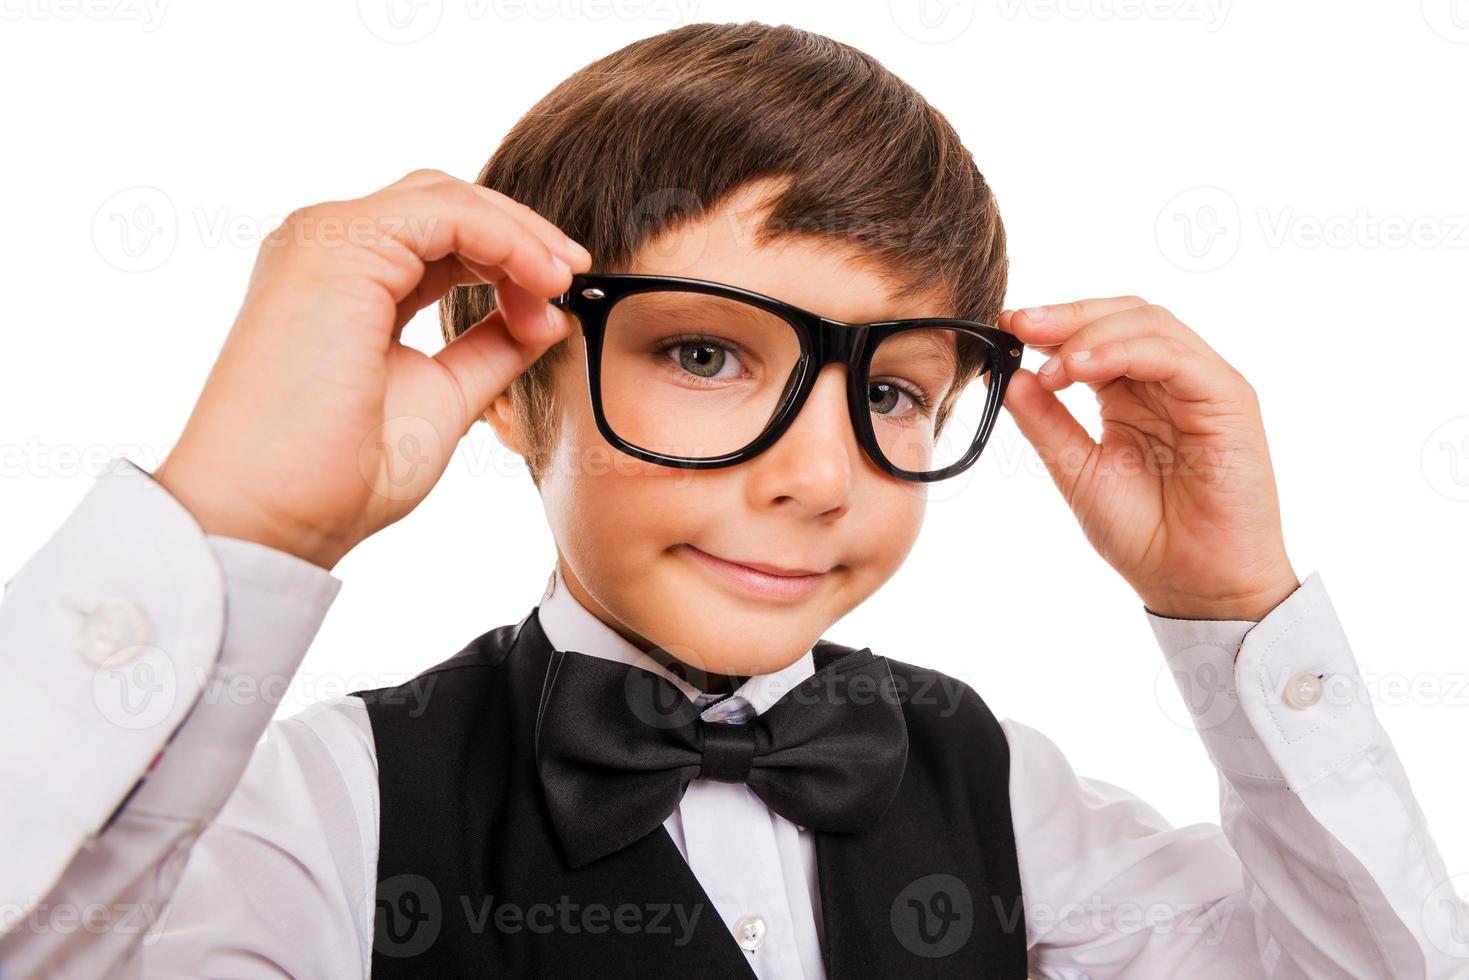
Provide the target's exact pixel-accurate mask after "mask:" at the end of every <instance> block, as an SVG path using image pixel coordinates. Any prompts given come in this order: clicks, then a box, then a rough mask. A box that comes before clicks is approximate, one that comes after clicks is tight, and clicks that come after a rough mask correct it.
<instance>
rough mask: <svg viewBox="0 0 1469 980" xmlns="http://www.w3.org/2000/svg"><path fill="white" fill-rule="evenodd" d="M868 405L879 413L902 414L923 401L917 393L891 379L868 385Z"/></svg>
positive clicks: (920, 405) (875, 412)
mask: <svg viewBox="0 0 1469 980" xmlns="http://www.w3.org/2000/svg"><path fill="white" fill-rule="evenodd" d="M867 406H868V408H870V409H871V410H872V412H873V413H874V414H877V415H888V416H902V415H907V414H908V413H910V412H912V411H913V410H914V409H916V408H922V407H924V406H923V402H922V400H921V399H920V398H919V397H917V396H916V395H915V394H913V393H910V392H907V391H904V390H903V389H902V388H900V387H898V386H897V385H896V384H894V383H893V382H891V381H873V382H871V383H869V384H868V386H867Z"/></svg>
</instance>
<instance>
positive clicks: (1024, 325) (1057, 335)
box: [1009, 296, 1148, 348]
mask: <svg viewBox="0 0 1469 980" xmlns="http://www.w3.org/2000/svg"><path fill="white" fill-rule="evenodd" d="M1147 305H1148V304H1147V301H1146V300H1144V299H1141V298H1139V297H1137V296H1113V297H1111V298H1109V299H1084V300H1078V301H1076V302H1074V303H1055V304H1052V305H1050V306H1029V307H1026V308H1025V309H1023V310H1016V311H1015V312H1014V314H1013V315H1012V316H1011V317H1010V326H1009V332H1010V333H1013V334H1014V335H1015V336H1017V337H1019V338H1020V340H1021V342H1022V343H1024V344H1025V345H1027V346H1029V347H1036V348H1045V347H1052V346H1055V345H1057V344H1061V343H1064V342H1065V340H1066V338H1067V337H1070V336H1071V335H1072V334H1073V333H1075V332H1076V331H1077V330H1079V329H1081V328H1082V327H1083V326H1085V325H1086V324H1088V323H1090V322H1091V321H1093V320H1096V319H1099V318H1101V317H1104V316H1107V315H1109V314H1112V313H1119V312H1121V311H1122V310H1130V309H1134V308H1136V307H1139V306H1147Z"/></svg>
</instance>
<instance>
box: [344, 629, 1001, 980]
mask: <svg viewBox="0 0 1469 980" xmlns="http://www.w3.org/2000/svg"><path fill="white" fill-rule="evenodd" d="M551 652H552V648H551V645H550V643H549V641H548V640H547V639H546V635H545V633H544V632H543V631H542V630H541V626H540V620H539V617H538V616H537V610H536V609H533V610H531V612H530V613H529V614H528V615H527V616H526V617H525V618H524V619H523V620H521V621H520V622H519V623H517V624H515V625H513V626H501V627H498V628H496V629H493V630H490V631H489V632H487V633H485V634H484V635H482V636H480V637H478V638H477V639H475V640H474V641H472V642H471V643H470V644H469V645H468V646H466V647H465V648H464V649H463V650H461V651H460V652H459V653H457V654H456V655H454V656H453V657H451V658H450V659H449V660H446V661H444V662H443V663H441V664H439V665H438V666H436V667H432V668H430V669H428V670H427V671H424V672H423V673H422V674H420V675H418V677H416V678H414V679H413V680H411V681H408V682H406V683H404V684H400V685H398V686H396V687H386V688H376V689H373V690H367V691H357V692H354V693H355V694H357V695H358V696H360V697H362V698H363V700H364V701H366V703H367V710H368V717H369V718H370V719H371V723H372V732H373V739H374V741H375V742H376V746H377V762H378V783H379V790H380V794H381V809H380V814H381V819H380V828H381V829H380V835H379V848H378V865H377V879H378V887H377V895H376V899H377V918H376V923H375V935H374V941H373V954H372V972H373V976H375V977H470V976H483V977H496V978H500V977H537V978H539V977H575V978H578V980H585V978H595V977H627V976H634V977H638V978H639V980H656V978H665V977H666V978H670V980H672V978H680V980H682V978H689V977H700V978H703V977H721V978H722V977H730V978H734V977H740V978H750V977H752V976H753V975H754V973H753V971H752V970H751V968H750V966H749V965H748V964H747V963H746V962H745V958H746V956H747V955H748V954H746V953H745V952H744V951H743V950H742V949H741V948H740V947H739V945H738V944H737V943H736V941H735V939H734V937H733V936H732V935H731V933H730V930H729V928H728V927H727V926H726V925H725V923H723V922H722V921H721V920H720V918H719V913H718V911H717V909H716V908H715V907H714V904H713V903H712V902H711V901H710V900H709V898H708V896H707V895H706V894H705V892H704V890H703V888H702V887H701V886H700V884H699V881H698V879H697V878H695V877H694V874H693V871H692V870H691V869H690V868H689V866H688V864H687V862H686V861H685V860H684V859H683V857H682V855H680V854H679V851H678V848H677V846H676V845H675V844H674V843H673V839H672V838H671V837H669V835H668V832H667V831H666V830H664V829H663V828H662V827H659V828H658V830H656V831H654V832H653V833H650V834H648V835H647V836H646V837H644V838H642V839H641V840H638V841H637V842H635V843H633V844H632V845H630V846H629V847H626V848H624V849H623V850H621V851H618V852H616V853H613V854H610V855H608V856H607V857H604V858H602V859H600V860H597V861H593V862H592V863H590V864H588V865H586V866H585V867H582V868H578V869H572V868H570V867H569V866H568V865H567V863H566V861H565V860H564V858H563V857H562V855H561V851H560V844H559V842H558V840H557V838H556V834H555V830H554V829H553V827H552V825H551V822H550V816H549V813H548V812H547V809H546V804H545V801H544V799H543V797H542V795H541V786H540V781H539V779H538V777H537V774H536V767H535V743H534V733H535V722H536V713H537V709H538V707H539V705H540V698H541V690H542V686H543V684H544V681H545V677H546V667H547V664H548V661H549V659H550V655H551ZM851 652H852V648H850V647H844V646H841V645H839V644H835V643H831V642H828V641H826V640H821V641H818V642H817V644H816V646H815V647H814V648H813V655H814V658H815V666H816V669H818V670H819V669H821V667H823V666H824V665H826V664H827V663H830V662H831V661H832V660H834V659H836V658H838V657H841V656H844V655H846V654H848V653H851ZM888 663H889V665H890V667H891V669H892V673H893V680H894V683H895V685H896V693H897V694H898V695H899V697H900V699H901V701H902V707H903V714H904V718H905V720H906V721H907V724H908V745H909V751H908V762H907V767H906V769H905V770H904V774H903V782H902V785H901V787H900V789H899V791H898V795H897V797H896V799H895V800H894V801H893V803H892V805H891V806H890V807H889V808H888V810H887V812H886V813H885V814H884V815H883V817H882V819H881V820H879V821H878V822H877V823H876V824H875V825H874V826H872V827H871V828H869V829H867V830H865V831H862V832H860V833H857V834H835V833H833V834H827V833H816V834H815V842H816V859H817V868H818V877H819V881H820V894H821V910H820V911H821V916H820V921H821V922H822V929H823V933H824V936H823V942H822V949H823V958H824V960H825V964H826V971H827V975H828V977H830V978H831V980H851V978H859V977H884V978H888V977H966V978H987V977H1003V978H1007V980H1008V978H1023V977H1025V976H1026V943H1025V919H1024V915H1023V910H1022V907H1021V896H1020V875H1019V870H1018V868H1017V864H1016V853H1015V835H1014V830H1013V828H1012V825H1011V821H1010V800H1009V771H1010V755H1009V748H1008V745H1007V743H1006V741H1005V736H1004V732H1003V731H1002V730H1001V728H1000V725H999V723H998V722H997V721H996V720H995V717H994V715H993V714H991V713H990V711H989V709H988V708H987V707H986V706H985V704H984V702H983V701H982V700H980V698H979V696H978V695H977V694H975V693H974V692H973V691H972V690H970V689H969V688H968V687H967V686H965V685H963V684H962V683H960V682H958V681H956V680H953V679H952V678H949V677H947V676H946V675H943V674H940V673H938V672H936V671H931V670H926V669H923V668H917V667H913V666H910V665H908V664H904V663H900V662H898V661H894V660H889V661H888Z"/></svg>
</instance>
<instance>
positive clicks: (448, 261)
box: [393, 255, 504, 340]
mask: <svg viewBox="0 0 1469 980" xmlns="http://www.w3.org/2000/svg"><path fill="white" fill-rule="evenodd" d="M497 279H501V280H503V279H504V273H503V272H500V271H498V270H481V269H479V268H478V267H475V266H474V265H473V264H472V263H471V264H468V265H466V264H465V263H464V261H462V260H461V259H460V258H459V256H457V255H449V256H445V257H444V258H442V259H437V260H435V261H433V262H430V263H428V264H427V265H425V266H424V269H423V278H421V279H419V280H418V285H416V286H414V287H413V291H412V292H410V293H409V294H408V295H407V296H405V297H403V300H402V301H401V302H400V303H399V304H398V319H397V322H396V323H395V324H394V326H393V339H395V340H396V339H397V338H398V336H399V335H400V334H401V333H402V332H403V327H404V326H406V325H407V323H408V321H409V320H412V319H413V317H414V315H415V314H417V313H418V311H419V310H422V309H424V308H425V307H427V306H430V305H431V304H433V303H436V302H438V301H439V300H440V299H442V298H443V296H444V294H445V293H447V292H448V291H449V290H450V289H453V288H454V287H455V286H465V285H470V284H476V283H478V284H483V283H490V284H494V282H495V281H496V280H497Z"/></svg>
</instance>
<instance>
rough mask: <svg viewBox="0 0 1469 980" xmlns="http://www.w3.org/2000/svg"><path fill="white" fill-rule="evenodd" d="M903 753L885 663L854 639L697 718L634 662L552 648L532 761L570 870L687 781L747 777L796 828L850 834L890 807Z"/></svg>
mask: <svg viewBox="0 0 1469 980" xmlns="http://www.w3.org/2000/svg"><path fill="white" fill-rule="evenodd" d="M907 759H908V726H907V724H906V722H905V721H904V720H903V712H902V708H901V706H900V705H899V703H898V697H897V695H896V693H895V689H894V684H893V678H892V671H891V670H890V669H889V667H888V663H887V661H886V660H885V659H884V658H882V657H879V656H876V655H875V654H873V653H872V652H871V651H870V650H868V649H865V648H864V649H862V650H858V651H856V652H854V653H850V654H847V655H846V656H844V657H842V658H840V659H838V660H836V661H834V662H832V663H830V664H827V665H826V666H825V667H823V668H822V669H821V670H818V671H817V672H816V673H814V674H812V675H811V676H810V677H808V678H806V680H805V681H803V682H802V683H801V684H799V685H797V686H796V687H794V688H792V689H791V690H790V691H787V692H786V693H785V695H784V696H783V697H782V698H781V699H780V700H779V701H777V702H776V703H775V704H773V705H771V707H770V708H769V709H768V710H766V711H764V712H763V713H761V714H760V715H758V716H756V717H755V718H753V719H752V720H750V721H749V722H747V723H745V724H729V723H725V722H706V721H704V720H703V719H701V718H700V717H699V709H698V708H696V707H695V706H694V704H693V702H691V701H690V700H689V699H688V697H687V696H685V695H684V693H683V692H682V691H680V690H679V689H678V688H677V687H676V686H674V684H673V682H671V681H669V680H668V679H667V678H665V677H662V676H660V675H658V674H655V673H653V672H651V671H648V670H644V669H643V668H641V667H633V666H630V665H628V664H624V663H619V662H616V661H612V660H606V659H603V658H600V657H593V656H588V655H586V654H582V653H576V652H572V651H555V652H553V653H552V655H551V661H550V665H549V667H548V669H547V671H546V683H545V687H544V688H543V690H542V694H541V706H540V715H539V717H538V719H537V721H536V768H537V770H538V771H539V773H540V777H541V785H542V787H543V788H544V790H545V793H546V801H547V803H548V804H549V806H550V811H551V821H552V823H553V824H554V826H555V828H556V834H557V836H558V837H559V838H560V840H561V845H562V848H563V849H564V851H565V853H566V857H567V860H568V861H569V862H570V863H571V866H572V867H581V866H582V865H584V864H587V863H589V862H591V861H595V860H596V859H597V858H600V857H603V856H605V855H607V854H611V853H613V852H615V851H619V850H621V849H622V848H624V847H626V846H627V845H629V844H631V843H632V842H633V841H636V840H638V839H640V838H642V837H644V836H645V835H647V834H648V833H650V832H652V831H654V830H656V829H657V828H658V827H659V825H661V824H662V823H663V821H664V820H666V819H667V818H668V815H669V814H670V813H672V812H673V811H674V809H675V808H676V807H677V806H678V802H679V800H680V799H682V798H683V794H684V790H685V789H686V788H687V787H688V784H689V780H690V779H717V780H721V781H723V782H732V783H746V784H748V785H749V787H750V789H751V790H752V791H753V792H754V793H755V794H756V795H757V796H759V797H760V799H761V800H763V801H764V802H765V805H766V806H768V807H770V809H772V810H774V811H775V812H776V813H779V814H780V815H781V816H783V817H785V818H786V819H788V820H790V821H791V822H792V823H795V824H797V825H798V826H802V827H809V828H811V829H813V830H818V831H838V832H849V831H855V830H859V829H861V828H863V827H866V826H870V825H871V824H872V823H873V822H875V821H876V820H877V818H878V817H880V816H881V815H882V813H883V811H884V810H886V809H887V806H888V804H889V803H890V802H892V799H893V797H894V795H896V793H897V791H898V784H899V783H900V782H901V781H902V778H903V768H904V766H905V765H906V764H907Z"/></svg>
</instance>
